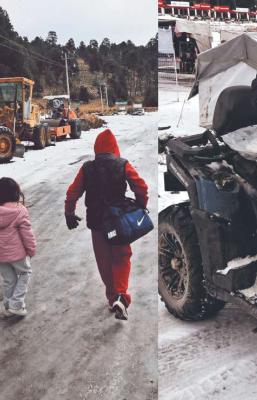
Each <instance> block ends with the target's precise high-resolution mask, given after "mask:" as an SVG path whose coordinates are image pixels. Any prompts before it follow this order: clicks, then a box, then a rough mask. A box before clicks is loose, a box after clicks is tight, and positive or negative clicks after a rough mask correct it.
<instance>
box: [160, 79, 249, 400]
mask: <svg viewBox="0 0 257 400" xmlns="http://www.w3.org/2000/svg"><path fill="white" fill-rule="evenodd" d="M189 91H190V88H186V87H180V88H179V102H177V101H176V100H177V93H176V87H175V86H174V85H171V84H170V83H168V84H167V83H165V82H163V83H161V84H160V88H159V100H160V106H159V107H160V110H159V126H167V125H171V128H170V130H169V131H170V132H172V134H173V135H174V136H178V135H190V134H196V133H200V132H201V131H203V129H202V128H200V127H199V126H198V98H197V97H195V98H192V99H191V100H189V101H186V98H187V96H188V94H189ZM164 170H165V166H164V165H159V208H160V209H164V208H166V207H167V206H168V205H170V204H171V203H177V202H179V201H180V200H182V199H184V198H185V195H183V197H182V196H181V195H180V194H176V195H171V194H170V193H165V192H164V189H163V172H164ZM158 341H159V400H243V399H244V400H256V398H257V386H256V375H257V321H256V320H255V319H254V318H252V317H250V316H248V315H247V314H245V313H244V312H242V311H241V310H240V309H238V308H237V307H234V306H231V305H229V304H228V305H227V306H226V307H225V308H224V309H223V310H222V311H221V312H220V313H219V314H217V315H216V316H215V317H214V318H212V319H209V320H207V321H202V322H194V323H193V322H191V323H190V322H184V321H180V320H178V319H176V318H175V317H173V316H172V315H171V314H169V313H168V311H167V310H166V309H165V307H164V305H163V303H162V302H159V338H158Z"/></svg>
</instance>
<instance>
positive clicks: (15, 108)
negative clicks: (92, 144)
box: [0, 77, 81, 163]
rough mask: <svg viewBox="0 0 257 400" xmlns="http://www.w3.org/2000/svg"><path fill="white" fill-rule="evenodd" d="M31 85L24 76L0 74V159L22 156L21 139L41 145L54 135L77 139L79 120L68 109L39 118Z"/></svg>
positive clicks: (6, 160)
mask: <svg viewBox="0 0 257 400" xmlns="http://www.w3.org/2000/svg"><path fill="white" fill-rule="evenodd" d="M33 85H34V82H33V81H32V80H30V79H27V78H23V77H14V78H13V77H11V78H0V163H6V162H8V161H10V160H11V159H12V158H13V156H17V157H23V154H24V152H25V147H24V145H23V144H22V143H21V142H22V141H30V142H33V143H34V147H35V148H36V149H43V148H44V147H46V146H49V145H51V143H52V140H54V141H55V140H56V138H62V137H66V136H67V135H69V136H70V137H71V138H73V139H78V138H79V137H80V135H81V127H80V121H79V119H78V118H77V116H76V115H75V114H74V112H72V111H70V110H69V109H68V111H67V112H66V115H57V116H56V117H55V118H50V119H45V120H41V119H40V112H39V106H38V105H36V104H32V93H33ZM59 97H60V96H59ZM54 104H55V103H54ZM61 111H63V110H61Z"/></svg>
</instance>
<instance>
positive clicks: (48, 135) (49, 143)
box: [44, 125, 52, 146]
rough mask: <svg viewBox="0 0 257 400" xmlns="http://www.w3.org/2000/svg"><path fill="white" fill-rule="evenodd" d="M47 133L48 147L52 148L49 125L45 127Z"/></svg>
mask: <svg viewBox="0 0 257 400" xmlns="http://www.w3.org/2000/svg"><path fill="white" fill-rule="evenodd" d="M44 128H45V132H46V146H51V144H52V140H51V132H50V130H49V127H48V125H44Z"/></svg>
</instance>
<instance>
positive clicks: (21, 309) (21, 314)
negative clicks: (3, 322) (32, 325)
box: [8, 308, 27, 317]
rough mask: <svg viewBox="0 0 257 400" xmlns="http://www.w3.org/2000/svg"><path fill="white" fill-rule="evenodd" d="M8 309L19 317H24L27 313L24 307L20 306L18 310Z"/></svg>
mask: <svg viewBox="0 0 257 400" xmlns="http://www.w3.org/2000/svg"><path fill="white" fill-rule="evenodd" d="M8 311H9V313H11V314H12V315H18V316H19V317H25V316H26V315H27V310H26V308H20V309H19V310H15V309H14V308H9V309H8Z"/></svg>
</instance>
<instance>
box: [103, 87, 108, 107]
mask: <svg viewBox="0 0 257 400" xmlns="http://www.w3.org/2000/svg"><path fill="white" fill-rule="evenodd" d="M104 87H105V98H106V106H107V110H108V109H109V101H108V89H107V85H106V83H105V85H104Z"/></svg>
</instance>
